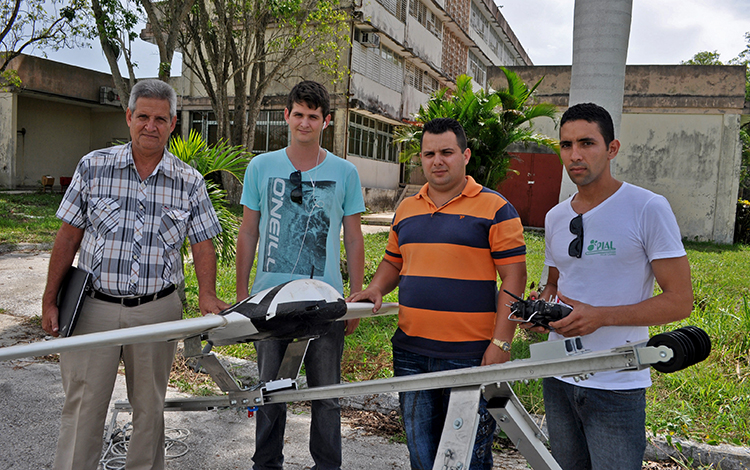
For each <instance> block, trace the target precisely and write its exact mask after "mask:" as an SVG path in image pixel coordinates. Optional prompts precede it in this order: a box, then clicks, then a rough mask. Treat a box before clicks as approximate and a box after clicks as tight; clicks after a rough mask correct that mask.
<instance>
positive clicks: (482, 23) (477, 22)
mask: <svg viewBox="0 0 750 470" xmlns="http://www.w3.org/2000/svg"><path fill="white" fill-rule="evenodd" d="M471 27H472V28H474V31H476V32H477V34H478V35H479V37H480V38H482V39H484V40H485V41H487V31H488V30H489V29H490V22H489V21H487V18H485V16H484V14H483V13H482V11H481V10H480V9H479V7H478V6H476V4H474V2H472V3H471Z"/></svg>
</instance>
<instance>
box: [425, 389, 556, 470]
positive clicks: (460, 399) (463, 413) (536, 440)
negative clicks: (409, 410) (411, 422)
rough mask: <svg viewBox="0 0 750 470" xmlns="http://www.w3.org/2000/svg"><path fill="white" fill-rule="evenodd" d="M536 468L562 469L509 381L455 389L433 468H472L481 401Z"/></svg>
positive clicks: (540, 469) (452, 469) (448, 469)
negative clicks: (481, 400)
mask: <svg viewBox="0 0 750 470" xmlns="http://www.w3.org/2000/svg"><path fill="white" fill-rule="evenodd" d="M481 395H484V397H485V399H486V400H487V410H488V411H489V412H490V414H491V415H492V417H493V418H495V421H496V422H497V424H498V426H500V428H501V429H502V430H503V432H505V434H506V435H507V436H508V438H509V439H510V440H511V441H512V442H513V444H514V445H515V446H516V448H517V449H518V451H519V452H520V453H521V454H522V455H523V456H524V457H525V458H526V460H527V461H528V463H529V465H531V468H533V469H534V470H560V466H559V465H558V464H557V462H556V461H555V459H554V458H553V457H552V454H551V453H550V452H549V450H547V448H546V447H545V446H544V442H546V440H547V438H546V436H545V435H544V433H543V432H542V430H541V429H539V426H537V424H536V423H535V422H534V420H533V419H532V418H531V416H529V414H528V413H527V412H526V410H525V409H524V407H523V405H522V404H521V402H520V401H519V400H518V397H516V395H515V393H513V390H512V389H511V388H510V386H508V384H507V383H505V382H501V383H498V384H490V385H486V386H469V387H458V388H453V389H451V397H450V402H449V404H448V412H447V415H446V418H445V425H444V426H443V434H442V435H441V437H440V444H439V445H438V451H437V454H436V455H435V463H434V465H433V467H432V470H468V468H469V466H470V465H471V456H472V451H473V449H474V440H475V439H476V434H477V427H478V425H479V413H478V411H479V401H480V398H481Z"/></svg>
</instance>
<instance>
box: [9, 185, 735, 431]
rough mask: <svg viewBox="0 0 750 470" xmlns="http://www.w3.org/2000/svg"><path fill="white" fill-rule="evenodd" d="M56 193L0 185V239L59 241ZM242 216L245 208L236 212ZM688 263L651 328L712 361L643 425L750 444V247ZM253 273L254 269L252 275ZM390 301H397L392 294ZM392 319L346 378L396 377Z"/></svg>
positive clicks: (369, 335) (358, 345)
mask: <svg viewBox="0 0 750 470" xmlns="http://www.w3.org/2000/svg"><path fill="white" fill-rule="evenodd" d="M60 198H61V196H60V195H50V194H29V195H8V194H4V193H1V192H0V243H4V244H16V243H45V242H51V241H53V240H54V235H55V232H56V230H57V228H58V227H59V226H60V223H59V221H57V219H55V217H54V212H55V210H56V208H57V206H58V205H59V202H60ZM235 214H237V215H239V212H235ZM386 240H387V234H386V233H378V234H372V235H367V236H365V270H366V272H365V283H368V282H369V280H370V279H371V278H372V275H373V274H374V272H375V269H376V268H377V265H378V263H379V262H380V260H381V259H382V255H383V251H384V249H385V244H386ZM526 242H527V250H528V255H527V265H528V273H529V275H528V278H529V283H530V284H531V283H532V282H535V281H536V280H538V279H539V277H540V274H541V272H542V267H543V263H544V237H543V236H542V235H541V234H539V233H535V232H527V233H526ZM685 248H686V249H687V252H688V259H689V261H690V266H691V269H692V280H693V291H694V295H695V303H694V308H693V313H692V315H691V316H690V318H688V319H687V320H684V321H683V322H680V323H678V324H671V325H667V326H665V327H654V328H651V334H652V335H655V334H658V333H660V332H663V331H667V330H672V329H675V328H678V327H680V326H685V325H695V326H698V327H700V328H703V329H704V330H705V331H706V332H707V333H708V334H709V336H710V337H711V341H712V352H711V355H710V356H709V358H708V359H707V360H706V361H704V362H702V363H700V364H697V365H695V366H692V367H689V368H688V369H686V370H683V371H680V372H676V373H673V374H661V373H659V372H656V371H654V372H652V377H653V380H654V385H653V386H652V387H651V388H650V389H649V391H648V401H649V405H648V410H647V418H646V419H647V424H648V426H649V427H650V428H651V430H652V431H654V432H656V433H660V434H662V433H668V434H672V435H680V436H686V437H690V438H692V439H696V440H700V441H704V442H709V443H714V442H731V443H734V444H738V445H748V444H750V420H748V416H750V281H748V273H750V246H748V245H734V246H719V245H714V244H710V243H695V242H686V243H685ZM185 273H186V285H187V287H186V293H187V297H188V303H189V307H188V315H197V308H196V306H197V305H198V298H197V294H198V290H197V283H196V280H195V273H194V272H193V269H192V266H191V265H189V264H188V265H187V266H186V270H185ZM253 275H254V273H253ZM234 287H235V276H234V264H233V263H232V264H229V265H222V266H219V270H218V277H217V291H218V294H219V296H220V297H221V298H223V299H225V300H227V301H229V302H232V301H234V298H235V294H234ZM385 300H386V301H397V296H396V293H392V294H390V295H389V296H388V297H387V298H386V299H385ZM395 329H396V317H381V318H372V319H364V320H363V321H362V322H361V325H360V327H359V328H358V329H357V331H356V332H355V333H354V334H353V335H351V336H349V337H347V340H346V349H345V351H344V361H343V365H342V371H343V374H344V377H345V378H346V379H347V380H369V379H374V378H382V377H390V376H391V375H392V371H391V343H390V337H391V335H392V334H393V332H394V331H395ZM543 339H544V338H543V337H542V335H529V334H527V333H526V332H520V331H519V332H518V333H517V334H516V339H515V341H514V342H513V358H516V359H518V358H525V357H528V354H529V352H528V351H529V349H528V347H529V344H530V343H532V342H535V341H540V340H543ZM218 350H219V351H220V352H222V353H224V354H230V355H234V356H237V357H244V358H253V357H254V355H255V352H254V349H253V347H252V346H251V345H233V346H225V347H222V348H218ZM514 389H515V391H516V393H517V394H518V395H519V397H520V398H521V400H522V401H523V402H524V404H525V406H526V407H527V409H528V410H529V411H530V412H533V413H542V412H543V411H544V405H543V402H542V398H541V385H540V383H539V382H537V381H532V382H529V383H528V384H516V385H514Z"/></svg>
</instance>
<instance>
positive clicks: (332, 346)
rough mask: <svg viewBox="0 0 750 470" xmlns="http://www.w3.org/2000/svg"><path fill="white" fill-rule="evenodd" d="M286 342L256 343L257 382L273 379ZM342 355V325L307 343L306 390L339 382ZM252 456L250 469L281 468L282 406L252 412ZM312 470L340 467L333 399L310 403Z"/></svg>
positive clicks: (336, 405)
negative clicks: (253, 448)
mask: <svg viewBox="0 0 750 470" xmlns="http://www.w3.org/2000/svg"><path fill="white" fill-rule="evenodd" d="M288 343H289V341H275V340H269V341H258V342H256V343H255V349H256V350H257V351H258V368H259V369H260V380H261V381H263V382H268V381H270V380H274V379H276V374H277V373H278V371H279V366H281V360H282V358H283V357H284V352H285V351H286V346H287V344H288ZM343 352H344V324H343V322H336V324H334V326H333V329H332V330H331V332H329V333H328V334H327V335H324V336H321V337H319V338H317V339H314V340H312V341H311V342H310V346H309V347H308V348H307V354H306V355H305V373H306V376H307V385H308V386H309V387H319V386H321V385H332V384H337V383H339V382H341V355H342V354H343ZM255 416H256V431H255V454H254V455H253V462H255V465H253V470H270V469H282V468H283V464H284V454H283V448H284V428H285V427H286V404H284V403H278V404H273V405H265V406H261V407H260V408H258V412H257V413H256V415H255ZM310 454H311V455H312V458H313V461H314V462H315V465H314V466H313V467H312V470H340V468H341V408H340V407H339V400H338V399H337V398H332V399H327V400H313V402H312V423H311V424H310Z"/></svg>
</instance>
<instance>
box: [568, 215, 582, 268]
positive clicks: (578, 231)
mask: <svg viewBox="0 0 750 470" xmlns="http://www.w3.org/2000/svg"><path fill="white" fill-rule="evenodd" d="M569 228H570V233H572V234H573V235H575V236H576V237H575V238H574V239H573V241H572V242H570V245H568V254H569V255H570V256H572V257H574V258H580V257H581V255H582V254H583V214H578V215H577V216H575V217H573V220H571V221H570V227H569Z"/></svg>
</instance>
